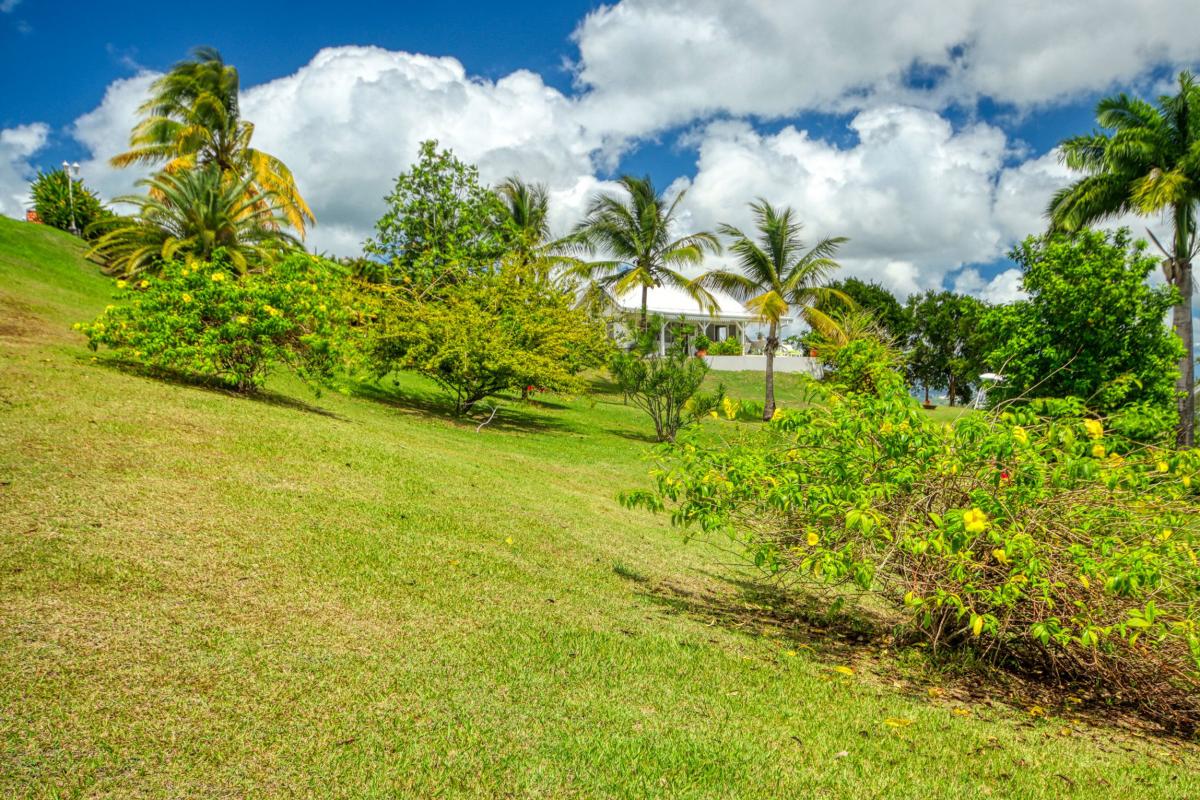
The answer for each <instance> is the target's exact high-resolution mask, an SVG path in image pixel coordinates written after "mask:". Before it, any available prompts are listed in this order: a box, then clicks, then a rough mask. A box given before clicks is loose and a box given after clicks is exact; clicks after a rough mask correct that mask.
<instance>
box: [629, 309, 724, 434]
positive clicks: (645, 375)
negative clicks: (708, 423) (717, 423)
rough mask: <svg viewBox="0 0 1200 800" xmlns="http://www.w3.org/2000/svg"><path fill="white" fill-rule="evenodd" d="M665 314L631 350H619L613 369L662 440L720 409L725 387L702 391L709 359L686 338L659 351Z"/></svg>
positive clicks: (649, 322) (649, 324)
mask: <svg viewBox="0 0 1200 800" xmlns="http://www.w3.org/2000/svg"><path fill="white" fill-rule="evenodd" d="M663 324H665V323H664V322H663V320H662V318H661V317H657V316H656V317H651V318H650V319H649V320H647V325H646V328H645V330H641V331H640V332H639V334H638V336H637V338H636V340H635V341H634V343H633V347H632V348H630V349H629V350H626V351H622V352H618V353H616V354H614V355H613V357H612V359H611V360H610V361H609V365H608V370H609V372H610V373H612V376H613V380H614V381H615V382H616V384H617V387H618V388H619V389H620V390H621V392H622V394H624V395H625V398H626V399H627V400H628V401H629V402H631V403H633V404H634V405H635V406H637V407H638V408H640V409H642V410H643V411H645V412H646V413H647V414H649V415H650V419H651V420H653V421H654V432H655V435H656V436H657V437H658V440H659V441H660V442H669V441H674V439H675V436H676V434H678V433H679V430H680V428H682V427H683V426H684V425H686V424H688V423H690V422H695V421H696V420H698V419H699V418H701V417H702V416H704V415H705V414H708V413H710V412H713V413H715V410H716V408H717V405H718V404H719V403H720V402H721V400H722V399H723V397H724V390H723V389H721V390H718V391H717V392H716V393H702V392H701V391H700V385H701V384H702V383H703V382H704V377H705V376H706V375H708V364H707V363H706V362H705V361H704V359H702V358H695V357H693V356H692V355H691V354H689V353H688V351H687V348H686V347H685V345H684V341H683V339H682V338H680V339H677V340H676V341H675V342H673V343H672V344H671V345H670V346H669V347H668V348H667V349H666V352H665V353H661V354H660V353H659V352H658V347H659V339H658V331H659V329H660V328H661V326H662V325H663Z"/></svg>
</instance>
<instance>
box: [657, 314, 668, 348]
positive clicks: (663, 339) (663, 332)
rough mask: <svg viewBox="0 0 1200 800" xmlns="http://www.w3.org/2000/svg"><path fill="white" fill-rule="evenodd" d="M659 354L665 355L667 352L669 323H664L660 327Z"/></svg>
mask: <svg viewBox="0 0 1200 800" xmlns="http://www.w3.org/2000/svg"><path fill="white" fill-rule="evenodd" d="M658 354H659V355H660V356H665V355H666V354H667V323H665V322H664V323H663V324H662V327H661V328H659V329H658Z"/></svg>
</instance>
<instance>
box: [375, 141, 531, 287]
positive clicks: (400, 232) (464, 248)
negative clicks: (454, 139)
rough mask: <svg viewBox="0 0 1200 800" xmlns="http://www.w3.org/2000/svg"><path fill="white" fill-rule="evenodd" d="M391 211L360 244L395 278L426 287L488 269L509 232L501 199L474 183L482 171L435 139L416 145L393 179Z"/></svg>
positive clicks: (389, 206)
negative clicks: (411, 160) (415, 154)
mask: <svg viewBox="0 0 1200 800" xmlns="http://www.w3.org/2000/svg"><path fill="white" fill-rule="evenodd" d="M386 200H387V204H388V208H387V211H386V212H385V213H384V215H383V216H382V217H380V218H379V221H378V222H376V223H375V236H374V237H373V238H371V239H368V240H367V241H366V242H365V243H364V244H363V250H364V251H365V252H366V253H367V254H368V255H371V256H374V257H376V258H379V259H383V260H384V261H385V262H386V263H387V264H388V265H389V267H390V272H391V276H390V279H391V280H392V281H393V282H396V283H404V284H407V285H410V286H415V287H420V288H422V289H426V290H428V289H430V288H431V287H433V286H438V287H440V286H444V285H446V284H449V283H454V282H456V281H460V280H463V279H464V278H465V277H466V275H467V273H469V272H472V271H477V270H481V269H491V268H492V267H494V266H495V265H496V264H497V263H498V262H499V260H500V258H501V256H502V255H503V254H504V253H505V251H506V249H507V245H508V244H509V240H510V239H511V237H512V235H513V233H512V231H511V229H510V227H509V226H508V225H507V224H505V212H504V208H503V205H502V204H501V202H500V199H499V198H498V197H497V196H496V195H495V194H494V193H493V192H491V191H490V190H488V189H487V188H486V187H484V186H483V185H482V184H480V182H479V170H478V169H477V168H476V167H475V166H474V165H471V164H467V163H466V162H463V161H460V160H459V159H458V158H457V157H455V155H454V153H452V152H451V151H449V150H441V151H439V150H438V149H437V142H436V141H432V140H431V141H426V142H422V144H421V152H420V156H419V158H418V159H417V163H415V164H413V166H412V168H411V169H410V170H409V171H408V172H404V173H401V174H400V176H399V177H398V178H396V186H395V188H394V189H393V190H392V193H391V194H390V195H388V196H387V198H386Z"/></svg>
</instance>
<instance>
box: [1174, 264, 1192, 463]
mask: <svg viewBox="0 0 1200 800" xmlns="http://www.w3.org/2000/svg"><path fill="white" fill-rule="evenodd" d="M1177 252H1178V251H1177ZM1185 252H1186V251H1185ZM1172 271H1173V272H1174V273H1175V274H1174V276H1173V277H1174V280H1172V281H1171V283H1172V284H1174V286H1175V288H1176V289H1178V290H1179V294H1180V295H1181V296H1182V298H1183V299H1182V301H1181V302H1180V303H1179V305H1177V306H1175V307H1174V308H1173V309H1172V311H1171V317H1172V323H1173V324H1174V326H1175V333H1176V334H1177V335H1178V336H1179V338H1180V340H1182V341H1183V358H1181V359H1179V377H1178V379H1177V380H1176V381H1175V391H1176V393H1177V395H1178V398H1179V400H1178V404H1179V427H1178V429H1177V430H1176V435H1175V443H1176V444H1177V445H1178V446H1179V447H1191V446H1192V444H1193V443H1194V441H1195V425H1196V419H1195V417H1196V396H1195V383H1196V381H1195V377H1196V365H1195V361H1194V360H1193V353H1192V345H1193V341H1192V264H1191V262H1190V261H1187V260H1186V259H1176V260H1175V264H1174V268H1173V270H1172Z"/></svg>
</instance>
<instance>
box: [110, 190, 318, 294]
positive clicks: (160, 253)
mask: <svg viewBox="0 0 1200 800" xmlns="http://www.w3.org/2000/svg"><path fill="white" fill-rule="evenodd" d="M248 182H249V181H248V180H243V181H240V182H231V181H229V180H227V179H226V178H225V177H224V176H222V175H221V172H220V170H218V169H217V168H216V167H215V166H210V167H205V168H203V169H193V170H186V171H183V172H175V173H171V172H160V173H159V174H158V175H155V176H154V177H152V178H148V179H146V180H143V181H140V183H141V184H142V185H145V186H147V187H148V188H149V190H150V191H149V192H148V193H147V194H146V195H132V196H126V197H118V198H117V199H116V201H115V202H118V203H132V204H134V205H135V206H137V211H136V212H135V213H134V214H133V215H132V216H129V217H119V218H118V220H119V221H118V222H117V223H115V224H113V225H112V227H111V229H106V231H107V232H106V233H104V235H103V236H101V237H100V238H99V239H98V240H97V241H96V244H95V246H94V247H93V248H92V250H91V252H90V253H89V255H97V256H99V257H100V258H102V259H103V260H104V261H106V262H107V264H108V266H109V269H111V270H112V271H114V272H120V273H123V274H124V275H126V276H129V275H134V274H137V273H139V272H145V271H149V270H154V269H157V268H158V267H159V266H160V265H161V264H162V263H163V262H164V261H170V260H171V259H175V258H183V259H184V260H187V261H207V260H210V259H211V258H212V256H213V253H214V252H215V251H216V250H217V249H218V248H224V250H225V252H226V253H227V255H228V257H229V260H230V263H231V265H232V266H233V267H234V268H235V269H237V270H238V271H240V272H246V271H248V270H252V269H255V268H257V267H259V266H260V265H262V264H263V263H265V262H267V261H270V260H271V259H273V258H275V257H276V256H278V255H279V254H281V253H283V252H285V251H287V250H290V249H292V248H295V247H299V246H300V242H299V241H298V240H297V239H296V238H295V237H294V236H291V235H289V234H287V233H285V232H284V231H283V230H282V229H281V227H280V223H281V222H282V221H283V218H282V217H281V216H279V214H278V211H279V206H278V205H277V204H276V203H275V202H274V198H273V197H272V196H270V195H267V196H264V195H253V196H250V195H247V193H246V189H247V186H246V184H247V183H248Z"/></svg>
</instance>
